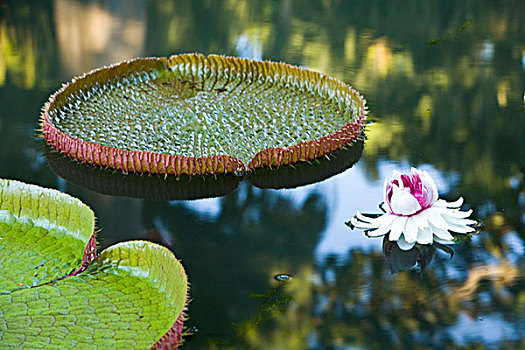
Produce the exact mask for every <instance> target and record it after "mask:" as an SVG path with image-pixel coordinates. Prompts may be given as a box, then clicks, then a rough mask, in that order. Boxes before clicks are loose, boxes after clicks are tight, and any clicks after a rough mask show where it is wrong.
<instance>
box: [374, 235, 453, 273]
mask: <svg viewBox="0 0 525 350" xmlns="http://www.w3.org/2000/svg"><path fill="white" fill-rule="evenodd" d="M437 249H441V250H443V251H444V252H446V253H449V254H450V258H451V259H452V257H453V256H454V251H453V250H452V249H450V248H449V247H447V246H444V245H441V244H439V243H434V244H432V245H430V246H427V245H415V246H414V247H412V248H411V249H409V250H402V249H400V248H399V246H398V245H397V244H396V242H392V241H390V240H388V237H386V236H385V238H384V239H383V255H384V256H385V259H386V261H387V262H388V265H389V266H390V271H391V272H392V274H396V273H399V272H401V271H408V270H416V271H417V272H419V273H423V271H425V268H426V267H427V266H428V265H429V264H430V262H431V261H432V259H433V258H434V256H435V255H436V251H437Z"/></svg>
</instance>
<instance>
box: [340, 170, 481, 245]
mask: <svg viewBox="0 0 525 350" xmlns="http://www.w3.org/2000/svg"><path fill="white" fill-rule="evenodd" d="M384 196H385V198H384V199H385V201H384V203H383V204H382V205H381V209H382V210H383V211H384V212H385V213H384V214H383V215H379V216H377V215H373V216H367V215H363V214H361V213H359V211H358V212H357V214H356V216H355V217H353V218H352V219H350V225H351V226H353V227H355V228H360V229H364V230H365V231H366V233H367V235H368V236H370V237H379V236H383V235H386V234H388V233H389V235H388V239H389V240H390V241H397V244H398V246H399V248H401V249H403V250H409V249H411V248H412V247H413V246H414V245H415V244H416V243H419V244H433V243H434V242H438V243H442V244H451V243H454V237H453V236H452V235H451V233H463V234H465V233H471V232H475V231H476V229H475V228H474V227H472V225H475V224H477V222H476V221H474V220H471V219H468V217H469V216H470V214H472V209H471V210H468V211H461V210H460V209H459V208H460V207H461V204H462V203H463V198H461V197H460V198H459V199H458V200H456V201H454V202H447V201H445V200H443V199H438V190H437V187H436V184H435V182H434V180H432V178H431V177H430V175H428V173H427V172H426V171H424V170H418V169H415V168H412V170H411V172H410V175H406V174H401V173H399V172H398V171H396V170H394V171H393V172H392V176H391V177H390V178H387V179H386V180H385V185H384Z"/></svg>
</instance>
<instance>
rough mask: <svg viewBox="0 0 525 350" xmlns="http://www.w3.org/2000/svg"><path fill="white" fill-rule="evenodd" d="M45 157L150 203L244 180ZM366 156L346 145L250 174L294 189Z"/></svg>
mask: <svg viewBox="0 0 525 350" xmlns="http://www.w3.org/2000/svg"><path fill="white" fill-rule="evenodd" d="M45 151H46V152H45V153H46V158H47V161H48V163H49V165H50V166H51V168H52V169H53V170H54V171H55V173H56V174H57V175H59V176H60V177H62V178H64V179H66V180H68V181H71V182H73V183H75V184H77V185H80V186H83V187H85V188H88V189H90V190H92V191H95V192H98V193H102V194H106V195H111V196H126V197H134V198H144V199H148V200H161V201H165V200H187V199H200V198H211V197H218V196H223V195H226V194H228V193H230V192H231V191H233V190H235V189H236V188H237V186H238V185H239V183H240V182H241V181H242V180H243V177H242V176H237V175H234V174H214V175H203V176H188V175H181V176H180V177H178V178H174V177H165V176H157V175H151V176H145V175H142V174H127V175H124V174H121V173H119V172H115V171H112V170H109V169H103V168H97V167H92V166H89V165H87V164H82V163H78V162H75V161H72V160H71V159H69V158H67V157H65V156H64V155H62V154H60V153H58V152H56V151H53V150H52V149H51V148H50V147H45ZM362 153H363V141H362V140H358V141H355V142H352V143H350V144H349V145H346V146H345V147H344V148H342V149H340V150H337V151H335V152H333V153H332V154H330V155H329V156H325V157H323V158H319V159H315V160H313V161H311V162H302V163H299V164H295V165H287V166H281V167H278V168H261V169H255V170H253V171H251V172H250V173H249V174H248V179H249V180H250V181H251V183H252V184H253V185H255V186H257V187H259V188H275V189H279V188H295V187H299V186H304V185H307V184H311V183H314V182H318V181H322V180H325V179H327V178H329V177H331V176H333V175H336V174H338V173H340V172H343V171H345V170H346V169H348V168H350V167H352V166H353V165H354V164H355V163H356V162H357V161H358V160H359V158H360V157H361V155H362Z"/></svg>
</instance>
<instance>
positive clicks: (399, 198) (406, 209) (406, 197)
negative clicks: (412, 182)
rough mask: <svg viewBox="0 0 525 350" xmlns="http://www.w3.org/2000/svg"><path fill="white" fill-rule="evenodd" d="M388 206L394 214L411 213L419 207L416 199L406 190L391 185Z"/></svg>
mask: <svg viewBox="0 0 525 350" xmlns="http://www.w3.org/2000/svg"><path fill="white" fill-rule="evenodd" d="M390 207H391V208H392V211H393V212H394V213H395V214H401V215H412V214H414V213H416V212H417V211H418V210H420V209H421V206H420V205H419V203H418V201H417V199H416V198H415V197H414V196H413V195H412V194H410V192H408V191H403V190H401V189H399V188H398V187H397V186H394V187H393V193H392V198H391V200H390Z"/></svg>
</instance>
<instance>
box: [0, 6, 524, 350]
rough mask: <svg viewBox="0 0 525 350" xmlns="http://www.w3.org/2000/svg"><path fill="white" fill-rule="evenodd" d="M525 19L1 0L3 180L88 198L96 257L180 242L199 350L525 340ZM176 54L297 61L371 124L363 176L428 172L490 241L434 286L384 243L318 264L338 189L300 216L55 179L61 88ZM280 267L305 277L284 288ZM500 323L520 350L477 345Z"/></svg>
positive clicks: (443, 271) (461, 253)
mask: <svg viewBox="0 0 525 350" xmlns="http://www.w3.org/2000/svg"><path fill="white" fill-rule="evenodd" d="M523 18H525V2H523V1H521V0H504V1H477V0H466V1H452V0H445V1H438V0H433V1H418V0H408V1H401V0H395V1H381V0H371V1H370V0H367V1H365V0H362V1H343V0H317V1H304V0H279V1H277V0H272V1H248V0H246V1H242V0H224V1H211V0H192V1H190V0H185V1H168V0H159V1H153V0H143V1H141V0H131V1H127V0H115V1H109V0H107V1H104V0H99V1H97V0H91V1H75V0H55V1H50V0H40V1H29V0H17V1H6V0H0V104H1V105H2V108H0V139H1V140H2V141H1V142H2V147H1V148H0V159H1V160H0V176H2V177H8V178H17V179H20V180H23V181H28V182H33V183H38V184H41V185H45V186H50V187H55V188H57V187H58V188H62V189H64V188H67V190H68V192H70V193H72V194H73V195H76V196H78V197H80V198H82V199H83V200H84V201H85V202H87V203H88V204H89V205H91V206H92V207H93V208H94V209H95V212H96V213H97V214H98V215H99V221H98V222H99V225H100V227H102V228H103V229H104V231H103V232H102V234H101V239H102V245H103V246H106V245H109V244H111V243H113V242H115V241H118V240H122V239H125V238H130V237H139V236H146V237H147V238H150V239H152V240H158V241H161V242H162V243H164V244H167V245H170V246H171V247H172V249H173V250H174V251H175V252H176V254H177V255H178V256H179V257H180V258H182V259H183V263H184V265H185V266H186V268H187V270H188V272H189V275H190V281H191V283H192V298H193V299H194V301H193V302H192V303H191V305H190V312H189V314H190V320H189V322H188V323H189V324H190V325H195V326H196V327H198V328H199V331H198V332H197V333H196V334H195V335H194V336H192V337H189V338H188V342H187V347H188V348H192V347H194V348H202V347H207V348H210V349H214V348H215V349H228V348H242V349H244V348H253V349H266V348H287V349H307V348H323V349H324V348H326V349H337V348H344V347H354V348H370V349H384V348H386V347H389V346H391V347H393V348H398V349H406V348H420V349H427V348H428V349H430V348H436V347H438V348H465V349H475V348H476V349H477V348H484V347H486V346H492V345H494V344H496V345H495V347H498V348H508V349H514V348H520V347H525V343H523V340H522V339H523V338H524V336H523V335H525V324H524V321H523V320H524V318H523V315H525V288H524V287H525V286H524V270H525V261H524V258H523V253H524V252H523V242H524V240H525V227H524V226H525V190H524V177H525V137H524V136H525V115H524V92H525V40H524V38H525V21H523ZM182 52H201V53H204V54H207V53H221V54H225V55H236V56H244V57H251V58H256V59H269V60H276V61H285V62H288V63H292V64H296V65H300V66H304V67H307V68H310V69H314V70H318V71H321V72H323V73H326V74H328V75H331V76H334V77H336V78H339V79H341V80H343V81H345V82H347V83H349V84H351V85H352V86H353V87H355V88H356V89H358V90H359V91H360V92H362V93H363V94H364V96H365V97H366V98H367V101H368V106H369V108H370V115H369V118H370V119H371V120H373V121H374V123H373V124H372V125H370V126H368V127H367V130H366V136H367V141H366V144H365V152H364V157H363V159H362V160H361V164H360V165H361V167H362V168H364V169H366V174H367V176H368V178H369V179H370V181H375V180H379V173H380V169H381V166H382V164H385V163H393V164H405V163H408V164H411V165H413V166H419V165H423V164H430V165H432V166H433V167H434V168H435V169H437V170H438V171H439V172H440V173H442V174H444V176H445V178H446V180H447V183H448V185H449V191H448V192H447V193H446V197H447V199H456V198H457V197H458V196H463V197H465V199H466V203H468V206H470V207H472V208H474V210H475V213H477V218H478V219H481V220H482V221H483V223H484V228H483V232H482V234H481V235H480V236H478V237H475V238H474V239H473V240H472V241H465V242H462V243H460V244H458V245H457V246H456V247H455V250H456V252H455V256H454V258H453V259H452V260H451V261H450V260H449V257H448V256H447V255H446V254H441V253H439V252H438V253H437V254H436V257H435V258H434V261H433V262H432V263H431V265H430V267H428V268H427V270H426V271H424V272H423V273H422V274H421V275H419V274H416V273H413V272H408V273H407V272H405V273H400V274H397V275H395V276H391V273H390V269H389V267H388V265H387V264H386V262H385V259H384V258H383V257H382V255H381V253H380V251H376V250H372V251H365V250H360V249H353V250H351V251H350V252H348V257H347V258H346V259H344V261H343V262H340V261H338V260H337V259H336V258H333V257H330V256H328V257H326V258H325V259H324V260H323V261H321V262H319V261H315V259H314V258H313V251H314V249H315V247H316V245H317V243H318V242H319V240H321V239H322V232H323V230H324V228H325V226H326V221H327V220H328V219H327V216H329V215H330V213H329V212H328V211H327V205H326V201H327V200H328V199H327V196H328V194H326V193H317V192H315V191H314V192H312V193H309V195H308V196H307V198H306V199H305V200H304V201H303V202H302V203H300V204H298V203H295V202H294V201H293V200H292V199H291V198H290V197H289V196H286V195H285V194H283V192H276V191H262V190H258V189H256V188H253V187H251V186H250V185H248V184H246V183H243V184H241V186H240V187H239V189H238V190H237V191H235V192H233V193H232V194H230V195H228V196H225V197H223V198H222V199H221V200H220V210H219V212H218V214H217V215H216V216H203V215H202V214H201V213H200V212H199V211H195V210H194V209H193V207H192V206H188V205H187V204H186V203H185V202H171V203H168V202H150V201H144V200H138V199H130V198H119V197H109V196H104V195H100V194H97V193H94V192H91V191H88V190H86V189H83V188H81V187H80V186H76V185H74V184H71V183H67V182H66V181H64V180H63V179H61V178H59V177H57V176H56V175H55V174H54V173H53V172H52V171H51V170H50V169H49V168H48V167H47V165H46V162H45V157H44V155H43V150H42V141H41V140H38V139H37V138H35V135H36V134H37V132H35V130H36V129H37V128H38V126H37V119H38V115H39V112H40V109H41V107H42V105H43V104H44V102H45V101H46V99H47V98H48V96H49V95H50V94H51V93H52V92H53V91H55V90H56V89H58V88H59V87H60V84H61V83H62V82H65V81H67V80H69V79H70V78H71V77H73V76H78V75H81V74H83V73H85V72H87V71H89V70H91V69H94V68H97V67H100V66H103V65H108V64H111V63H114V62H117V61H120V60H124V59H130V58H133V57H137V56H159V55H170V54H175V53H182ZM351 215H352V213H349V216H351ZM159 223H162V224H159ZM516 242H518V243H516ZM282 272H293V273H292V275H293V276H292V279H290V280H289V281H286V282H277V281H275V280H274V279H273V276H274V275H275V274H277V273H282ZM481 315H488V316H481ZM494 323H496V324H500V325H503V326H502V327H503V328H502V329H503V330H508V329H510V330H511V331H512V334H506V333H505V332H504V331H503V333H505V334H503V336H501V339H507V340H501V341H500V340H497V341H495V343H494V344H492V343H490V341H489V340H487V339H486V338H483V337H482V336H481V335H480V333H483V332H484V330H485V329H487V328H491V327H492V326H491V325H493V324H494ZM484 327H485V328H484ZM500 328H501V327H500ZM469 329H472V330H473V331H472V332H473V333H474V334H473V335H472V336H469V334H468V333H469ZM511 331H509V332H511ZM457 332H460V333H465V334H461V335H458V334H457ZM498 339H499V338H498ZM491 344H492V345H491Z"/></svg>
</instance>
